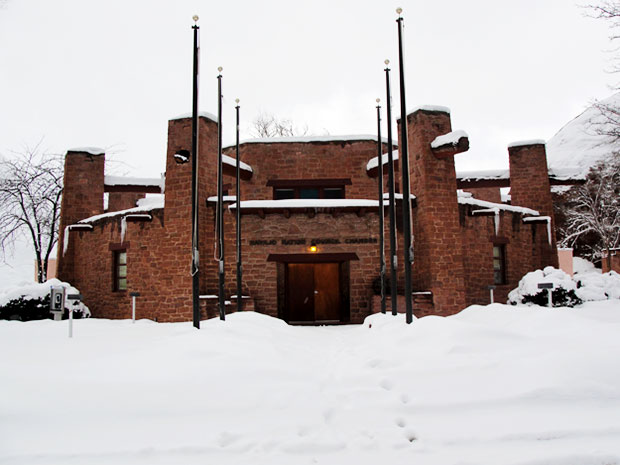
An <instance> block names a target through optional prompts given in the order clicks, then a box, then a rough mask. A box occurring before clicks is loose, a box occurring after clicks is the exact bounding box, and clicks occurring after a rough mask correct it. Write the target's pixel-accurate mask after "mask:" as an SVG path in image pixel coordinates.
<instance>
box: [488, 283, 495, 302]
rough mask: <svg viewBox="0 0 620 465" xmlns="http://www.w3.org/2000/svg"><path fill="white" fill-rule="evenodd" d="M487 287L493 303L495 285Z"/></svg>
mask: <svg viewBox="0 0 620 465" xmlns="http://www.w3.org/2000/svg"><path fill="white" fill-rule="evenodd" d="M487 289H488V290H489V293H490V294H491V303H493V302H494V300H493V291H494V290H495V286H487Z"/></svg>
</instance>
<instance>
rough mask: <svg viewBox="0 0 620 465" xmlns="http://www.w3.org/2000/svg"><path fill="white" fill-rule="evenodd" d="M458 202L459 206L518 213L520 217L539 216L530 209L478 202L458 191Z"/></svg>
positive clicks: (469, 195)
mask: <svg viewBox="0 0 620 465" xmlns="http://www.w3.org/2000/svg"><path fill="white" fill-rule="evenodd" d="M458 202H459V204H461V205H473V206H476V207H481V208H483V209H492V208H497V209H499V210H504V211H509V212H513V213H520V214H522V215H531V216H538V215H539V214H540V213H538V212H537V211H536V210H532V209H531V208H526V207H517V206H513V205H506V204H504V203H495V202H488V201H487V200H478V199H475V198H474V197H473V196H472V195H471V193H469V192H462V191H458Z"/></svg>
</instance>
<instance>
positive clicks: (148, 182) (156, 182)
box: [103, 176, 164, 187]
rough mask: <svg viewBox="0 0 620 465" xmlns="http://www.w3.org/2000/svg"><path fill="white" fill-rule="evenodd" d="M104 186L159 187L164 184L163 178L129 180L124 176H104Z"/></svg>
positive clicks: (129, 178)
mask: <svg viewBox="0 0 620 465" xmlns="http://www.w3.org/2000/svg"><path fill="white" fill-rule="evenodd" d="M103 182H104V184H106V185H108V186H160V187H161V185H162V184H163V182H164V178H163V177H159V178H131V177H125V176H105V178H104V180H103Z"/></svg>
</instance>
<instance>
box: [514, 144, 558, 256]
mask: <svg viewBox="0 0 620 465" xmlns="http://www.w3.org/2000/svg"><path fill="white" fill-rule="evenodd" d="M508 160H509V163H510V196H511V203H512V205H513V206H517V207H527V208H531V209H533V210H537V211H538V212H539V213H540V215H541V216H548V217H550V218H551V245H549V240H548V238H547V231H546V229H547V228H546V225H543V224H538V225H536V226H533V227H536V228H537V231H539V232H540V233H539V234H537V235H536V242H538V243H539V244H538V246H539V247H538V248H539V253H540V263H539V264H538V267H540V268H544V267H545V266H548V265H551V266H554V267H556V268H557V267H558V255H557V242H556V237H555V220H554V217H553V199H552V198H551V185H550V183H549V171H548V168H547V152H546V150H545V141H543V140H531V141H523V142H514V143H512V144H510V145H509V146H508Z"/></svg>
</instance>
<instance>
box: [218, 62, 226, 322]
mask: <svg viewBox="0 0 620 465" xmlns="http://www.w3.org/2000/svg"><path fill="white" fill-rule="evenodd" d="M217 70H218V71H219V74H218V76H217V238H218V277H219V288H218V297H219V309H220V320H225V319H226V296H225V294H224V215H223V213H224V208H223V206H224V195H223V173H222V67H221V66H220V67H219V68H218V69H217Z"/></svg>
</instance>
